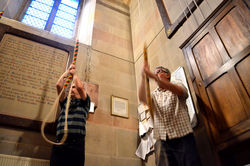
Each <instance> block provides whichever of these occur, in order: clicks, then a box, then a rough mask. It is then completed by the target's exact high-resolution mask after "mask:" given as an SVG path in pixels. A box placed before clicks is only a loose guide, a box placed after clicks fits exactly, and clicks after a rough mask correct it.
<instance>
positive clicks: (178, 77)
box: [171, 67, 197, 127]
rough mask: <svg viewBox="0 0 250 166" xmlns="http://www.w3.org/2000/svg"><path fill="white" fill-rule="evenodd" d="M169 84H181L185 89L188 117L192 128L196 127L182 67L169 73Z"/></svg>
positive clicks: (192, 106)
mask: <svg viewBox="0 0 250 166" xmlns="http://www.w3.org/2000/svg"><path fill="white" fill-rule="evenodd" d="M171 82H174V83H182V84H184V86H185V87H186V88H187V90H188V98H187V100H186V104H187V107H188V114H189V117H190V121H191V125H192V127H195V126H196V125H197V116H196V111H195V107H194V103H193V100H192V97H191V94H190V90H189V87H188V84H187V79H186V76H185V72H184V68H183V67H179V68H178V69H177V70H175V71H174V72H173V73H171Z"/></svg>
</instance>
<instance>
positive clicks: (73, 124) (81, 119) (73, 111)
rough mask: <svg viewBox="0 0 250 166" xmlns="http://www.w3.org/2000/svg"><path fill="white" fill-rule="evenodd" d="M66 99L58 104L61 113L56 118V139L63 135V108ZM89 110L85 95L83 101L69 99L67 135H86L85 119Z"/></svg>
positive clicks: (88, 100) (88, 102)
mask: <svg viewBox="0 0 250 166" xmlns="http://www.w3.org/2000/svg"><path fill="white" fill-rule="evenodd" d="M66 102H67V98H65V99H64V101H63V102H60V106H61V112H60V116H59V118H58V124H57V129H56V137H57V138H60V137H61V136H62V135H63V134H64V124H65V108H66ZM89 109H90V98H89V96H88V95H87V98H86V99H85V100H82V99H71V101H70V106H69V112H68V135H69V136H70V135H72V136H73V135H82V136H85V135H86V128H85V125H86V119H87V117H88V113H89Z"/></svg>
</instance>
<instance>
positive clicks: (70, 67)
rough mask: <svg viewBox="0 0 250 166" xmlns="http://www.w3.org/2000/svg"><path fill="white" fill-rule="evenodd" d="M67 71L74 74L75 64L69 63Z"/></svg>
mask: <svg viewBox="0 0 250 166" xmlns="http://www.w3.org/2000/svg"><path fill="white" fill-rule="evenodd" d="M69 73H70V74H72V75H74V74H75V73H76V65H75V64H71V65H70V66H69Z"/></svg>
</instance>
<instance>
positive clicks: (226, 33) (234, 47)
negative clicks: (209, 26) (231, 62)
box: [215, 7, 250, 57]
mask: <svg viewBox="0 0 250 166" xmlns="http://www.w3.org/2000/svg"><path fill="white" fill-rule="evenodd" d="M225 27H226V28H225ZM215 28H216V30H217V32H218V34H219V36H220V38H221V40H222V41H223V43H224V45H225V47H226V49H227V51H228V53H229V55H230V56H231V57H233V56H235V55H237V54H238V53H240V52H241V51H242V50H244V49H245V48H246V47H247V46H248V45H249V44H250V31H249V29H250V25H249V24H248V23H247V22H246V20H245V18H244V15H242V14H241V12H240V8H237V7H236V8H233V9H232V10H231V11H230V12H229V13H228V14H227V15H226V16H225V17H224V18H223V19H222V20H221V21H220V22H219V23H218V24H217V25H216V27H215Z"/></svg>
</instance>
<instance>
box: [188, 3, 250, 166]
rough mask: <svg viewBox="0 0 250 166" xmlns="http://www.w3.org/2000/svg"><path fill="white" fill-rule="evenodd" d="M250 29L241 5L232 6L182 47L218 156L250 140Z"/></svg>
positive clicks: (220, 11) (220, 12)
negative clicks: (220, 152) (222, 151)
mask: <svg viewBox="0 0 250 166" xmlns="http://www.w3.org/2000/svg"><path fill="white" fill-rule="evenodd" d="M249 25H250V13H249V9H247V7H246V5H245V3H244V2H243V0H232V1H228V3H227V4H226V5H225V6H224V7H223V8H222V9H221V10H219V12H218V13H217V14H215V16H214V18H212V19H211V20H210V22H208V23H207V25H206V26H205V27H203V28H201V30H200V31H199V32H197V34H196V35H194V37H193V38H190V41H189V42H186V43H185V46H184V48H183V52H184V54H185V58H186V60H187V63H188V65H187V66H188V67H189V70H190V72H191V73H193V76H192V77H193V79H192V81H193V86H194V87H195V93H196V96H197V99H198V102H199V105H200V107H201V111H200V112H201V113H202V114H203V116H202V117H203V118H204V124H205V126H206V129H207V132H208V135H209V137H210V139H209V140H210V141H211V143H212V145H213V149H214V152H215V153H216V154H217V155H218V154H219V153H217V152H219V151H221V150H225V149H227V148H229V147H230V146H232V145H235V144H238V143H241V142H243V141H245V140H249V139H250V109H249V108H250V98H249V86H250V77H249V71H250V61H249V54H250V27H249ZM244 148H247V147H244ZM244 148H243V150H244ZM230 153H231V152H230ZM231 154H232V153H231ZM237 154H238V153H237ZM218 165H220V163H219V162H218Z"/></svg>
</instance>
